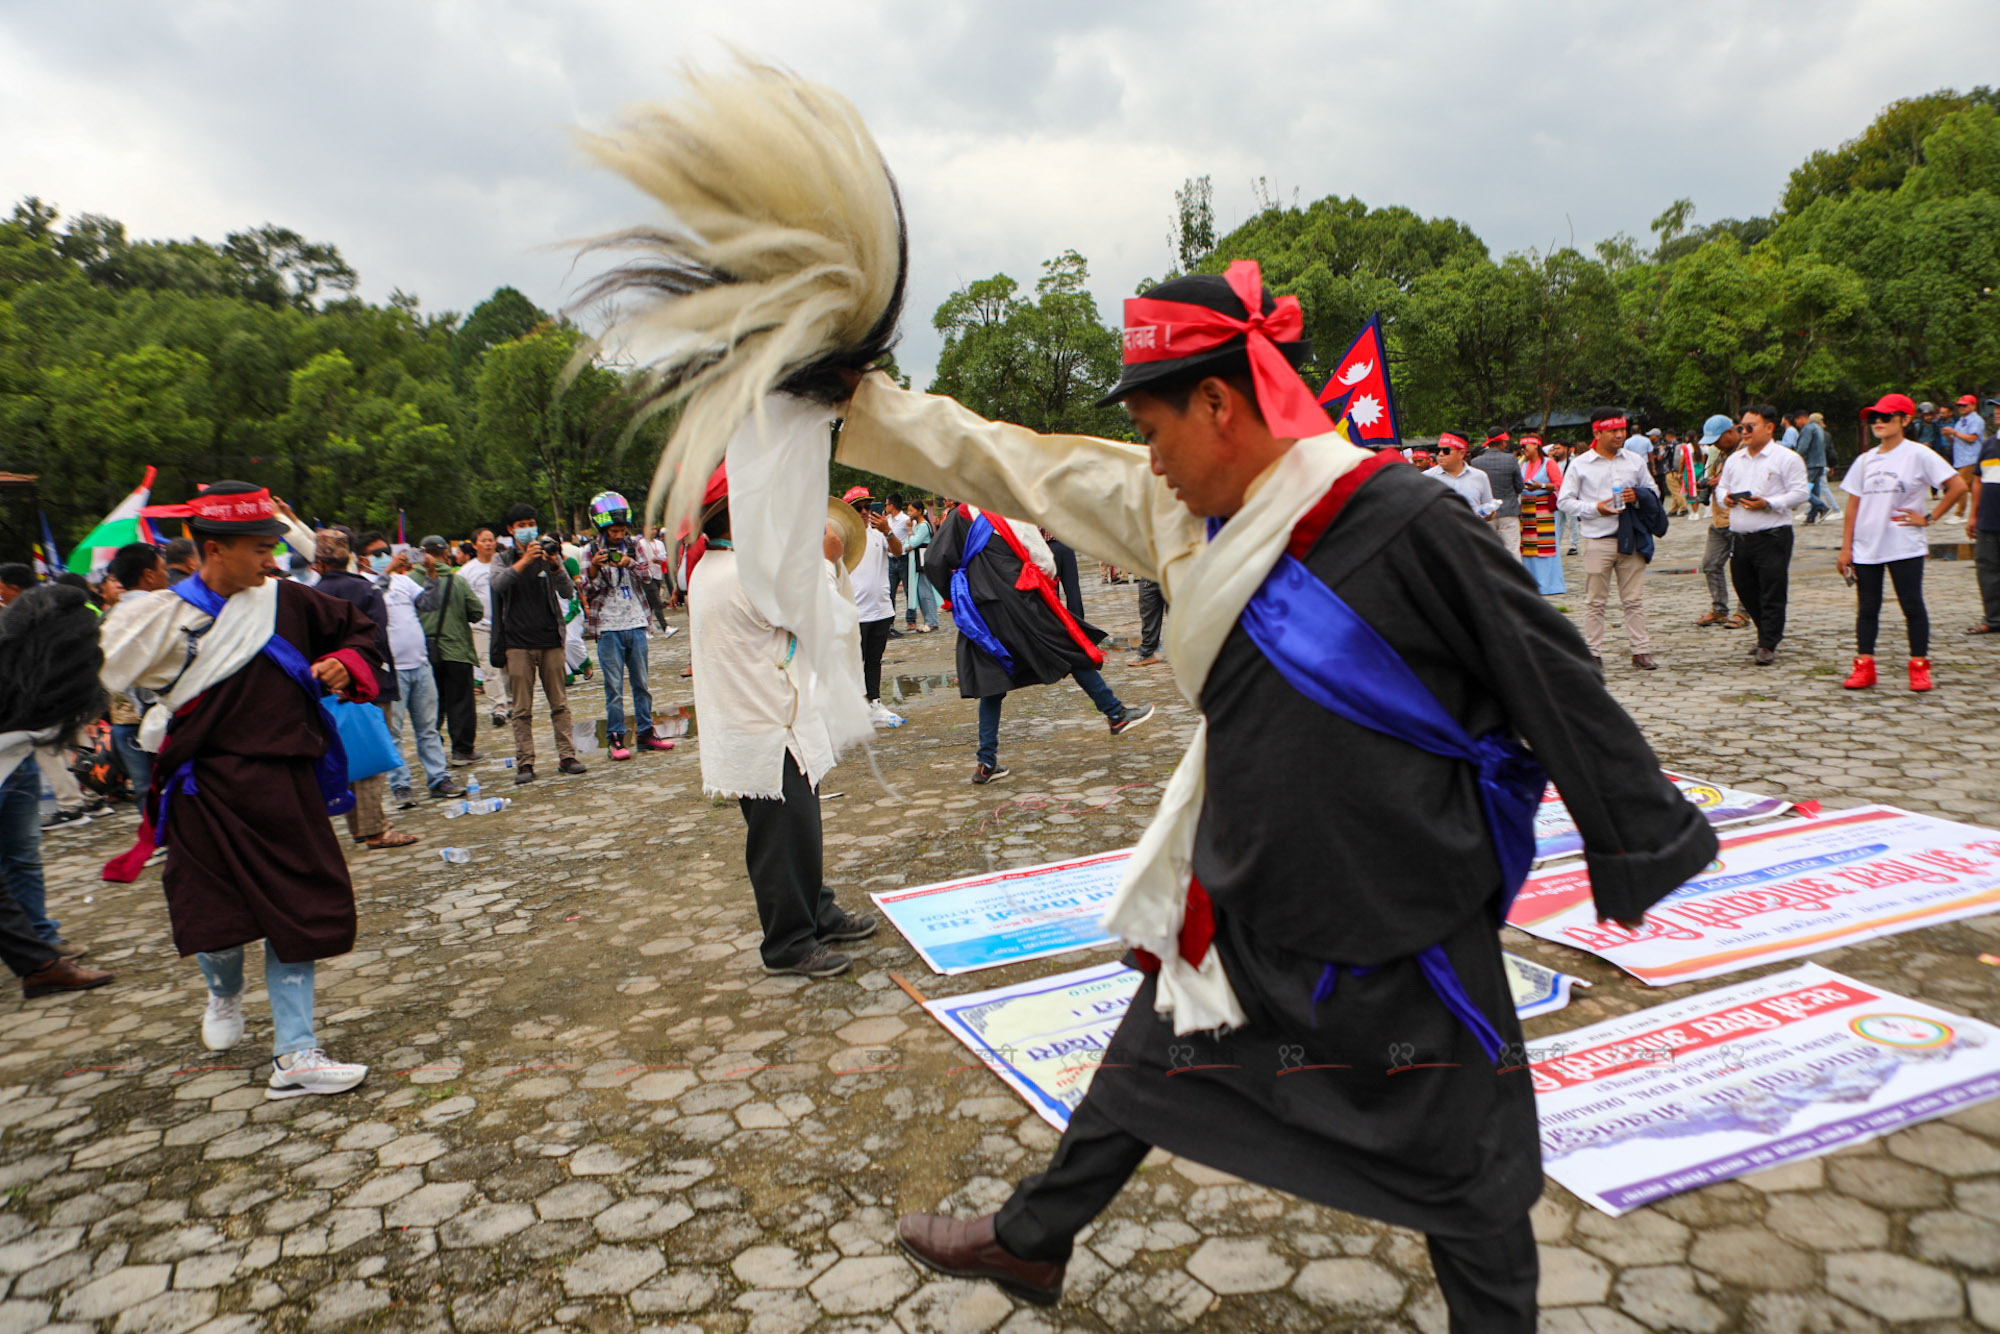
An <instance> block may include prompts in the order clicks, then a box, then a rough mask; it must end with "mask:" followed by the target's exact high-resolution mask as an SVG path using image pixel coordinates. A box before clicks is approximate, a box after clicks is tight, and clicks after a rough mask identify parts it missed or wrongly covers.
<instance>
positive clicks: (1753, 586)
mask: <svg viewBox="0 0 2000 1334" xmlns="http://www.w3.org/2000/svg"><path fill="white" fill-rule="evenodd" d="M1729 578H1730V582H1732V583H1734V584H1735V585H1736V600H1737V602H1738V603H1740V604H1742V607H1743V610H1744V611H1745V612H1746V613H1748V614H1749V617H1750V619H1751V620H1753V621H1755V622H1756V623H1757V647H1758V648H1776V647H1778V641H1779V640H1781V639H1783V638H1784V637H1785V604H1786V603H1787V602H1788V601H1789V600H1790V598H1791V592H1792V529H1791V525H1789V524H1787V525H1786V526H1785V527H1783V528H1760V529H1758V530H1756V531H1755V532H1749V533H1744V532H1735V533H1731V534H1730V555H1729Z"/></svg>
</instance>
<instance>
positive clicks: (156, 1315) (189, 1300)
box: [111, 1292, 216, 1334]
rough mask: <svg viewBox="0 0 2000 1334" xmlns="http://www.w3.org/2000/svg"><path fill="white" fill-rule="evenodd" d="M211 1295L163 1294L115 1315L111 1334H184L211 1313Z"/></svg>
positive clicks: (193, 1293)
mask: <svg viewBox="0 0 2000 1334" xmlns="http://www.w3.org/2000/svg"><path fill="white" fill-rule="evenodd" d="M215 1305H216V1297H215V1294H214V1293H213V1292H163V1293H161V1294H160V1295H159V1296H157V1297H153V1298H149V1299H148V1300H146V1301H143V1302H140V1303H139V1304H138V1305H137V1306H134V1307H130V1308H128V1309H127V1310H125V1311H122V1312H120V1313H119V1316H118V1320H117V1323H116V1324H114V1325H113V1326H112V1327H111V1329H112V1334H186V1331H188V1330H191V1329H194V1328H195V1327H196V1326H198V1325H201V1324H202V1323H204V1322H205V1321H207V1319H208V1318H209V1317H210V1316H212V1315H214V1314H215Z"/></svg>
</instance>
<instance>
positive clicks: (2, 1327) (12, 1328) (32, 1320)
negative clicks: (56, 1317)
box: [0, 1300, 49, 1334]
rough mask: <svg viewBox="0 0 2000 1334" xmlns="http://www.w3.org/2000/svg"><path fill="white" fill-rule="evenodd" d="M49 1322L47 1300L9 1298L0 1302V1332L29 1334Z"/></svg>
mask: <svg viewBox="0 0 2000 1334" xmlns="http://www.w3.org/2000/svg"><path fill="white" fill-rule="evenodd" d="M48 1323H49V1304H48V1303H47V1302H26V1301H19V1300H10V1301H4V1302H0V1334H31V1331H33V1330H38V1329H44V1328H46V1327H47V1326H48Z"/></svg>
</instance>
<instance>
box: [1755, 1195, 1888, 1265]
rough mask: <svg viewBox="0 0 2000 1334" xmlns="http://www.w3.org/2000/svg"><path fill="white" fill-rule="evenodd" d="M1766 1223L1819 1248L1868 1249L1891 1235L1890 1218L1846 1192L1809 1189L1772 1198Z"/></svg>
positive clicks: (1782, 1233)
mask: <svg viewBox="0 0 2000 1334" xmlns="http://www.w3.org/2000/svg"><path fill="white" fill-rule="evenodd" d="M1764 1223H1765V1225H1766V1226H1767V1227H1769V1228H1770V1229H1771V1231H1773V1232H1775V1233H1777V1234H1778V1235H1779V1236H1781V1237H1784V1238H1786V1239H1787V1240H1790V1241H1795V1242H1797V1243H1798V1244H1799V1245H1801V1246H1809V1247H1811V1248H1812V1249H1813V1250H1816V1251H1853V1250H1865V1249H1868V1248H1871V1247H1876V1246H1880V1245H1882V1244H1883V1243H1884V1242H1886V1241H1887V1240H1888V1237H1889V1220H1888V1219H1886V1218H1884V1217H1883V1216H1882V1215H1881V1214H1880V1213H1879V1212H1877V1211H1876V1210H1874V1209H1871V1208H1869V1207H1868V1206H1867V1205H1865V1204H1862V1203H1861V1202H1860V1201H1858V1200H1850V1199H1848V1198H1847V1197H1845V1196H1843V1195H1829V1194H1825V1193H1822V1192H1817V1191H1815V1192H1810V1193H1806V1194H1798V1195H1780V1196H1778V1197H1777V1198H1775V1199H1773V1200H1772V1201H1771V1207H1770V1210H1769V1211H1768V1212H1767V1213H1766V1214H1765V1215H1764Z"/></svg>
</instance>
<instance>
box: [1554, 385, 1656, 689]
mask: <svg viewBox="0 0 2000 1334" xmlns="http://www.w3.org/2000/svg"><path fill="white" fill-rule="evenodd" d="M1627 424H1628V422H1627V419H1626V416H1625V411H1624V409H1622V408H1610V407H1606V408H1598V409H1597V410H1596V411H1594V412H1592V413H1591V414H1590V431H1591V447H1590V448H1589V449H1588V450H1586V451H1584V452H1583V453H1581V454H1578V455H1577V456H1576V458H1575V459H1573V460H1572V461H1571V462H1570V465H1569V470H1568V471H1567V472H1565V473H1564V474H1563V481H1562V490H1561V492H1560V493H1559V494H1558V495H1557V498H1556V507H1557V508H1558V509H1559V510H1561V511H1562V512H1563V513H1564V514H1568V515H1570V516H1571V517H1572V518H1574V519H1575V520H1576V522H1577V526H1578V527H1579V528H1581V529H1582V530H1583V590H1584V591H1583V638H1584V642H1585V643H1587V644H1588V645H1589V646H1590V656H1591V658H1592V659H1593V660H1594V661H1595V662H1596V663H1597V670H1598V671H1599V672H1602V671H1603V670H1604V655H1603V652H1602V646H1603V643H1604V607H1605V604H1606V603H1607V602H1608V601H1609V600H1610V595H1611V581H1612V580H1613V579H1614V578H1615V579H1616V580H1617V581H1618V601H1619V603H1620V604H1621V605H1622V606H1623V607H1624V611H1625V634H1626V637H1627V638H1629V639H1630V640H1631V642H1632V665H1633V666H1634V667H1637V668H1638V669H1639V670H1640V671H1644V672H1650V671H1652V670H1654V668H1656V667H1657V666H1658V665H1659V664H1657V663H1655V662H1654V661H1653V641H1652V639H1651V637H1650V636H1648V635H1647V633H1646V558H1645V557H1644V556H1641V555H1640V554H1639V553H1638V552H1636V551H1620V550H1619V549H1618V516H1619V514H1620V513H1622V512H1623V511H1624V509H1625V507H1626V506H1627V505H1633V504H1637V503H1638V499H1639V491H1640V489H1641V488H1643V489H1645V490H1647V491H1651V492H1653V493H1654V494H1655V495H1657V494H1659V488H1658V487H1656V486H1654V485H1653V478H1652V476H1651V474H1650V473H1648V472H1647V471H1646V460H1645V459H1644V458H1643V457H1639V456H1635V455H1633V454H1631V453H1628V452H1626V450H1625V435H1626V426H1627Z"/></svg>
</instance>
